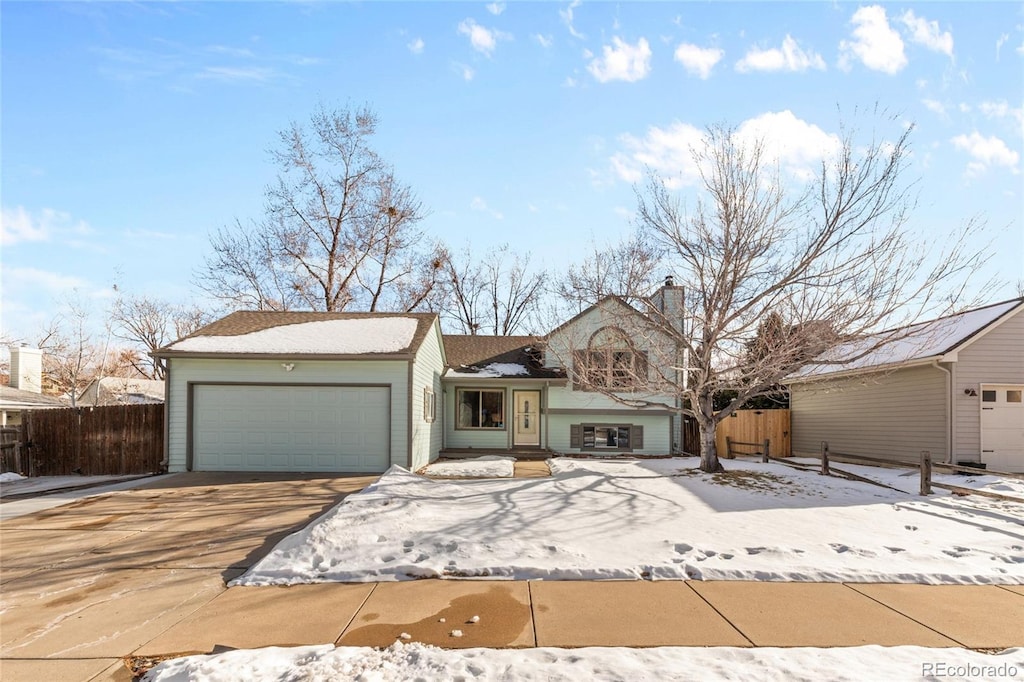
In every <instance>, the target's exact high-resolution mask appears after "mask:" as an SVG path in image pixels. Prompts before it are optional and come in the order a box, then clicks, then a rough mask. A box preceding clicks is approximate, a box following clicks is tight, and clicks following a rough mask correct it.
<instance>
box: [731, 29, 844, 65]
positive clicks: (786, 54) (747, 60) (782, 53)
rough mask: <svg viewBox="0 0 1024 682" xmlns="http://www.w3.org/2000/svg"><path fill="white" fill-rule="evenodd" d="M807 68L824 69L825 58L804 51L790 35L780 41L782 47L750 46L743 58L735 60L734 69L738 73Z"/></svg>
mask: <svg viewBox="0 0 1024 682" xmlns="http://www.w3.org/2000/svg"><path fill="white" fill-rule="evenodd" d="M807 69H818V70H819V71H824V70H825V60H824V59H822V58H821V55H820V54H818V53H817V52H813V51H809V52H805V51H804V50H802V49H800V45H799V44H798V43H797V42H796V40H795V39H794V38H793V37H792V36H790V35H786V37H785V38H784V39H783V41H782V47H781V48H779V47H773V48H770V49H767V50H762V49H761V48H759V47H752V48H750V50H749V51H748V52H747V54H746V56H744V57H743V59H741V60H739V61H738V62H736V70H737V71H739V72H740V73H749V72H751V71H806V70H807Z"/></svg>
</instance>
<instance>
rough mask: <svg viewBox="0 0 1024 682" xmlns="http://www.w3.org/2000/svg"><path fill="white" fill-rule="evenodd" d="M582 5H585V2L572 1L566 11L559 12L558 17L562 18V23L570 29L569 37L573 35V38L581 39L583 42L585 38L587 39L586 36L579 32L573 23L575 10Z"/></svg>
mask: <svg viewBox="0 0 1024 682" xmlns="http://www.w3.org/2000/svg"><path fill="white" fill-rule="evenodd" d="M582 4H583V0H572V2H570V3H569V6H568V7H566V8H565V9H560V10H558V16H560V17H562V23H564V24H565V26H566V28H568V29H569V35H571V36H572V37H573V38H579V39H581V40H582V39H583V38H586V36H585V35H583V34H582V33H580V32H579V31H577V30H576V27H575V26H573V24H572V22H573V10H575V9H576V8H577V7H579V6H580V5H582Z"/></svg>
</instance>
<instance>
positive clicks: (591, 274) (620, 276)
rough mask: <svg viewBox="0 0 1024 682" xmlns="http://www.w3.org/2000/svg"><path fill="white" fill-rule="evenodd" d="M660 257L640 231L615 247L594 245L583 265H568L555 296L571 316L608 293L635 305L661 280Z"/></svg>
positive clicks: (654, 246)
mask: <svg viewBox="0 0 1024 682" xmlns="http://www.w3.org/2000/svg"><path fill="white" fill-rule="evenodd" d="M661 258H662V254H661V252H660V249H659V248H658V247H657V246H656V245H655V244H653V243H652V242H651V241H650V240H649V239H648V238H647V235H645V234H644V233H641V232H635V233H633V234H632V235H630V236H629V237H627V238H625V239H623V240H621V241H620V242H619V243H617V244H606V245H604V246H599V245H596V244H595V246H594V249H593V251H592V252H591V253H590V254H588V255H587V256H586V258H585V259H584V260H583V262H581V263H578V264H573V265H570V266H569V269H568V270H567V271H566V273H565V275H564V276H563V277H562V278H561V279H560V280H559V281H558V282H557V283H556V285H555V293H556V294H557V295H558V296H559V297H560V298H561V299H562V300H563V301H565V302H566V303H567V304H568V305H569V307H570V309H571V310H572V312H573V313H578V312H580V311H582V310H584V309H585V308H587V307H589V306H591V305H593V304H595V303H597V302H598V301H599V300H601V299H602V298H604V297H605V296H608V295H610V294H614V295H615V296H618V297H620V298H622V299H623V300H624V301H626V302H627V303H629V304H631V305H636V304H637V303H639V302H640V301H642V300H643V299H644V298H645V297H646V296H648V295H649V294H650V293H651V291H652V290H653V289H654V286H655V284H656V283H657V282H658V281H659V280H660V279H661V278H660V277H659V275H658V271H659V269H661ZM662 277H664V274H663V275H662Z"/></svg>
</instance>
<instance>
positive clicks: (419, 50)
mask: <svg viewBox="0 0 1024 682" xmlns="http://www.w3.org/2000/svg"><path fill="white" fill-rule="evenodd" d="M406 47H408V48H409V52H412V53H413V54H423V48H424V47H426V43H424V42H423V38H417V39H416V40H413V41H412V42H410V43H409V44H408V45H406Z"/></svg>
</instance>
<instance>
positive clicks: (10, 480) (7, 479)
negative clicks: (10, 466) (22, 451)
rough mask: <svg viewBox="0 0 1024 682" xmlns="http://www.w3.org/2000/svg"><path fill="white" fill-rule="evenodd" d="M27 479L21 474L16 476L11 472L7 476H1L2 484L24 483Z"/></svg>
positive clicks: (0, 481)
mask: <svg viewBox="0 0 1024 682" xmlns="http://www.w3.org/2000/svg"><path fill="white" fill-rule="evenodd" d="M24 480H25V477H24V476H22V475H21V474H16V473H14V472H13V471H9V472H7V473H5V474H0V483H13V482H14V481H24Z"/></svg>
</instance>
